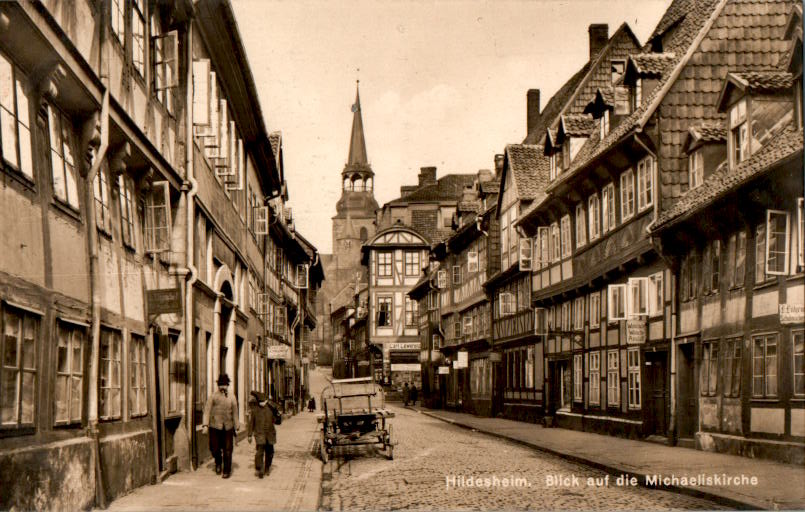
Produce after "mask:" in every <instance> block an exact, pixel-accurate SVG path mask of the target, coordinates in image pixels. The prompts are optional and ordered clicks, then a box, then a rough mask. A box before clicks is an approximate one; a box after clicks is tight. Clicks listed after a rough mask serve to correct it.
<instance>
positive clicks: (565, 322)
mask: <svg viewBox="0 0 805 512" xmlns="http://www.w3.org/2000/svg"><path fill="white" fill-rule="evenodd" d="M570 307H571V305H570V302H569V301H568V302H563V303H562V319H561V322H562V327H561V328H562V330H563V331H565V332H567V331H570V325H571V324H570V320H571V318H570Z"/></svg>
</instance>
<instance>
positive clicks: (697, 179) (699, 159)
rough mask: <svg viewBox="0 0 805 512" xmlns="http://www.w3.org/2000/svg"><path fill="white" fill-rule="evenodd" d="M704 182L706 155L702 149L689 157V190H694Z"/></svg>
mask: <svg viewBox="0 0 805 512" xmlns="http://www.w3.org/2000/svg"><path fill="white" fill-rule="evenodd" d="M703 181H704V154H703V153H702V150H701V149H697V150H695V151H693V152H692V153H691V154H690V155H688V189H694V188H696V187H698V186H699V185H701V184H702V182H703Z"/></svg>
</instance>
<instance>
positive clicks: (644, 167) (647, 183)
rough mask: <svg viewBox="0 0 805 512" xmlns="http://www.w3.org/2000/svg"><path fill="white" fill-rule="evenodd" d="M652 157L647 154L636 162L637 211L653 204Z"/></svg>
mask: <svg viewBox="0 0 805 512" xmlns="http://www.w3.org/2000/svg"><path fill="white" fill-rule="evenodd" d="M654 189H655V187H654V157H651V156H647V157H646V158H644V159H642V160H640V161H639V162H638V163H637V211H638V212H642V211H643V210H645V209H646V208H649V207H651V206H653V205H654Z"/></svg>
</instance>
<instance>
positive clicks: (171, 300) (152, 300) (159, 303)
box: [145, 288, 182, 316]
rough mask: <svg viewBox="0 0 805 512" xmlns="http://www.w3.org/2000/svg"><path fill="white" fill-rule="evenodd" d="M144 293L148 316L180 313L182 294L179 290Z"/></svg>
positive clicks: (171, 289) (168, 289) (165, 289)
mask: <svg viewBox="0 0 805 512" xmlns="http://www.w3.org/2000/svg"><path fill="white" fill-rule="evenodd" d="M145 293H146V295H145V298H146V304H147V307H148V316H156V315H161V314H163V313H181V312H182V293H181V290H180V289H179V288H164V289H161V290H147V291H146V292H145Z"/></svg>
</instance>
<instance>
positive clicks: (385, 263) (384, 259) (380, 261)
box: [377, 251, 391, 277]
mask: <svg viewBox="0 0 805 512" xmlns="http://www.w3.org/2000/svg"><path fill="white" fill-rule="evenodd" d="M377 277H391V252H390V251H378V253H377Z"/></svg>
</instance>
